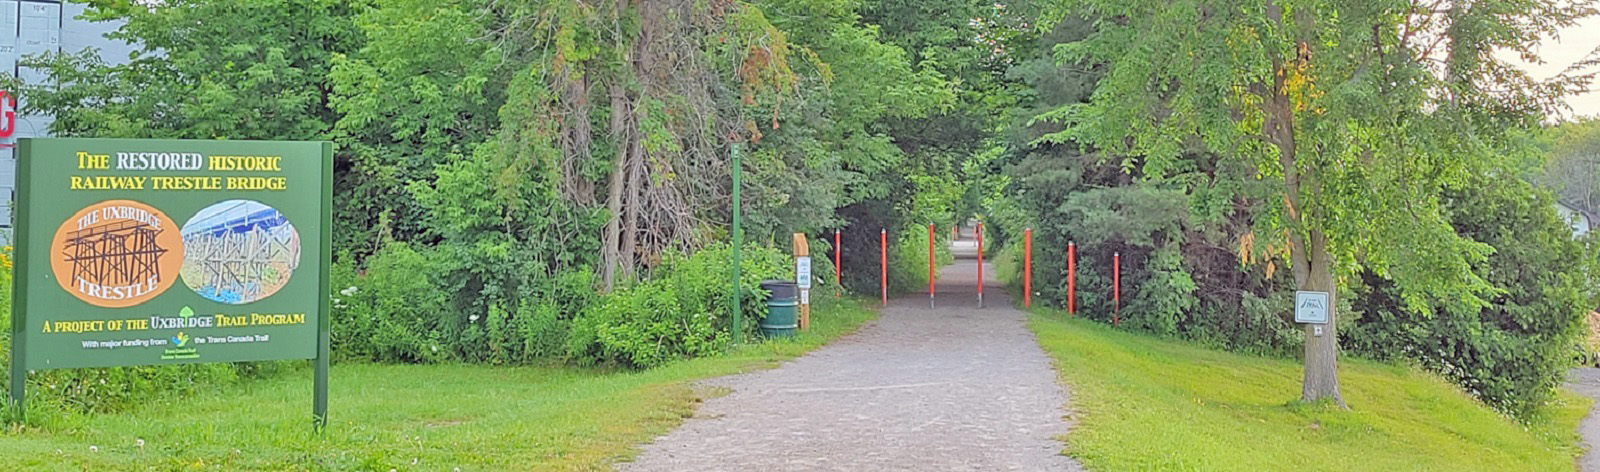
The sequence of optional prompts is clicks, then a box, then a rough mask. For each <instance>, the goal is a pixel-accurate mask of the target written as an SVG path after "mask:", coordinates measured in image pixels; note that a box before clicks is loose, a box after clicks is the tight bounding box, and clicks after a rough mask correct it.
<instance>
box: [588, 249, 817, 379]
mask: <svg viewBox="0 0 1600 472" xmlns="http://www.w3.org/2000/svg"><path fill="white" fill-rule="evenodd" d="M730 256H731V255H730V254H729V247H728V246H726V245H719V246H713V247H709V248H705V249H701V250H700V251H697V252H695V253H694V254H693V255H688V256H685V255H682V254H669V255H668V256H667V258H666V260H665V261H663V263H662V265H661V266H659V267H657V268H656V269H655V274H654V275H655V276H654V277H651V278H649V279H647V280H643V281H640V282H638V283H635V284H633V285H631V286H628V287H624V288H622V289H620V290H617V291H615V292H613V293H610V294H607V295H606V296H604V297H601V299H600V300H599V303H598V304H597V305H596V306H594V307H592V308H591V309H590V310H588V311H587V312H585V313H584V314H583V315H582V316H580V317H578V318H577V319H576V320H575V321H574V323H573V328H572V337H571V339H570V340H569V341H568V344H567V346H568V352H569V353H570V355H571V356H572V357H573V358H575V359H576V360H579V361H580V362H585V363H613V364H622V365H628V366H633V367H652V366H656V365H661V364H663V363H666V362H669V361H672V360H676V359H683V358H689V357H697V356H704V355H709V354H714V353H717V352H720V351H722V350H723V349H725V348H727V346H728V344H729V342H730V341H731V333H732V327H733V321H732V320H731V319H729V317H728V316H727V313H728V306H729V305H730V304H731V302H732V301H731V297H732V292H731V290H729V287H728V282H729V281H730V280H732V278H733V273H732V267H731V266H730V265H729V264H728V261H729V258H730ZM741 256H742V258H741V263H740V270H741V272H740V280H741V285H742V290H743V291H744V293H745V294H746V295H745V296H744V297H743V298H742V299H741V309H742V310H743V316H744V325H743V329H744V331H745V333H744V334H745V337H746V339H754V338H753V336H754V335H755V333H756V325H757V324H758V322H759V320H761V318H762V317H763V316H765V312H766V306H765V302H764V300H765V293H764V292H762V291H761V288H760V283H761V281H762V280H763V279H775V278H776V279H784V280H789V279H793V273H794V272H793V270H794V269H793V263H792V259H791V258H790V256H789V255H788V254H786V253H784V252H781V251H778V250H776V249H771V248H762V247H757V246H747V247H746V248H745V250H744V251H743V252H742V254H741ZM819 266H820V267H819V268H820V269H822V270H817V271H816V273H814V274H813V277H814V278H816V279H818V280H821V279H825V278H830V277H831V275H832V272H831V270H829V266H828V265H827V264H826V263H825V262H822V263H821V264H819Z"/></svg>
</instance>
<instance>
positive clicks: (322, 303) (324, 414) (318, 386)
mask: <svg viewBox="0 0 1600 472" xmlns="http://www.w3.org/2000/svg"><path fill="white" fill-rule="evenodd" d="M321 220H322V228H321V230H320V231H318V233H319V234H318V235H317V237H318V238H321V239H322V247H324V248H332V247H333V143H322V217H321ZM320 265H321V267H320V268H318V271H319V272H320V273H321V276H320V277H319V279H321V283H320V285H321V287H319V290H318V295H319V297H318V298H317V360H316V361H315V362H316V364H317V366H316V373H315V374H313V380H312V384H313V385H312V390H313V392H312V394H311V395H312V396H311V418H312V420H311V427H312V429H313V430H315V431H316V432H318V433H320V432H322V430H323V429H326V428H327V427H328V363H329V359H328V357H329V354H330V353H329V351H328V331H330V328H329V322H330V320H329V318H332V317H333V316H332V314H333V313H332V310H330V309H329V306H328V305H329V304H330V301H329V299H328V298H329V297H330V296H331V294H332V293H333V291H332V283H333V282H332V281H331V277H330V275H331V274H329V271H330V267H329V266H331V265H332V264H326V263H324V264H320Z"/></svg>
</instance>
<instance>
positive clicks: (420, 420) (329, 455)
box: [0, 297, 875, 471]
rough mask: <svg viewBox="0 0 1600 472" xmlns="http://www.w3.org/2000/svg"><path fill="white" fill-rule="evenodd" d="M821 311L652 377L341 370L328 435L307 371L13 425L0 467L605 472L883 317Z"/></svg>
mask: <svg viewBox="0 0 1600 472" xmlns="http://www.w3.org/2000/svg"><path fill="white" fill-rule="evenodd" d="M820 298H824V297H819V299H820ZM826 298H829V299H831V298H832V297H826ZM819 302H820V303H824V304H822V305H819V306H817V307H816V308H815V309H814V310H813V316H812V330H811V331H810V332H808V333H805V334H803V335H801V336H800V337H798V338H796V339H795V340H794V341H781V342H769V343H760V344H752V345H747V346H745V347H743V348H740V349H737V350H735V351H734V352H732V353H730V354H728V355H724V356H718V357H710V358H701V359H694V360H688V361H681V362H676V363H673V364H669V365H667V366H664V367H661V368H656V369H651V370H646V371H603V370H595V369H576V368H559V367H490V366H476V365H336V366H334V370H333V377H332V385H331V392H330V395H331V396H330V402H329V405H330V406H329V418H330V425H329V428H328V430H327V432H326V433H325V434H323V435H321V436H313V435H312V434H311V431H310V410H311V372H310V370H308V369H299V370H297V371H292V372H289V373H287V374H285V375H280V376H277V377H274V378H270V379H266V380H259V381H252V382H245V383H243V384H242V385H240V386H237V387H234V388H230V389H227V390H225V391H224V390H218V391H212V392H205V393H202V394H200V395H195V396H189V397H182V398H165V399H158V400H153V401H152V403H151V404H149V405H145V406H142V407H139V408H135V409H134V410H132V411H129V412H127V413H119V414H103V415H92V416H76V417H71V418H67V419H63V420H56V421H51V422H49V423H46V424H43V425H40V426H32V427H26V428H17V427H13V428H12V429H11V430H10V431H8V432H7V433H6V434H5V435H3V436H0V458H4V459H3V461H4V464H3V465H0V469H7V470H16V469H23V470H36V469H42V470H57V469H59V470H69V469H70V470H176V469H202V470H241V469H268V470H307V469H310V470H325V469H337V470H350V469H353V470H381V471H387V470H390V469H397V470H445V471H449V470H454V469H455V468H456V467H459V468H460V470H464V471H466V470H507V469H510V470H598V469H608V468H609V467H610V464H612V463H613V462H615V461H618V460H623V459H626V458H629V457H631V456H632V455H633V454H635V453H636V450H635V448H636V447H637V446H638V445H639V444H642V443H645V442H648V441H649V440H650V439H651V438H653V437H655V436H657V435H660V434H662V433H665V432H666V431H668V430H670V429H671V428H672V427H674V426H676V425H678V424H680V423H681V422H682V421H683V420H684V418H687V417H689V416H690V415H691V414H692V413H693V411H694V408H695V405H696V403H697V402H699V401H700V400H699V399H700V398H701V397H702V396H703V395H705V394H707V393H708V392H697V391H695V387H694V386H693V385H692V382H693V381H695V380H700V379H706V378H710V377H716V376H721V375H728V374H733V373H738V372H745V371H750V370H755V369H762V368H770V367H772V366H775V365H776V364H777V362H779V361H782V360H785V359H789V358H792V357H795V356H798V355H800V354H802V353H804V352H806V351H808V350H811V349H813V348H815V347H818V346H821V345H822V344H824V343H826V342H827V341H830V340H833V339H835V338H837V337H839V336H841V335H844V334H846V333H849V332H851V331H853V330H855V329H856V328H857V327H858V326H860V325H861V324H862V323H863V322H865V321H867V320H869V319H871V318H872V317H874V316H875V313H874V312H873V311H872V310H871V309H869V308H866V305H865V304H863V303H860V302H858V301H855V300H849V301H845V302H842V303H834V302H831V301H828V302H824V301H822V300H819ZM141 439H142V440H143V441H144V446H143V447H142V448H141V447H139V446H137V445H136V444H137V442H138V441H139V440H141ZM413 461H415V464H413Z"/></svg>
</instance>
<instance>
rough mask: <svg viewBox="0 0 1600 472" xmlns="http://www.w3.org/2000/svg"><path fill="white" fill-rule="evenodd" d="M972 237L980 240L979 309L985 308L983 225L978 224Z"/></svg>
mask: <svg viewBox="0 0 1600 472" xmlns="http://www.w3.org/2000/svg"><path fill="white" fill-rule="evenodd" d="M972 237H974V238H978V308H983V223H981V222H980V223H978V229H976V230H973V232H972Z"/></svg>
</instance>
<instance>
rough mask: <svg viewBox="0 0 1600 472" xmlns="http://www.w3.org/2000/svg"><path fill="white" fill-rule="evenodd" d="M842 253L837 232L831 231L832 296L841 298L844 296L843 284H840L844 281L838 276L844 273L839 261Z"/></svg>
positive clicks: (842, 248)
mask: <svg viewBox="0 0 1600 472" xmlns="http://www.w3.org/2000/svg"><path fill="white" fill-rule="evenodd" d="M842 253H844V246H843V245H841V244H839V230H833V296H834V297H842V296H844V283H842V281H843V280H844V279H842V278H841V275H840V274H843V273H844V264H841V263H840V262H841V261H840V259H839V255H840V254H842Z"/></svg>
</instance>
